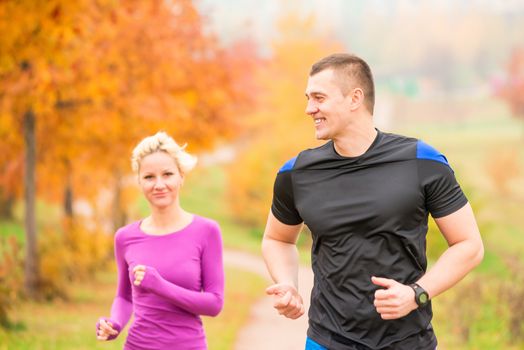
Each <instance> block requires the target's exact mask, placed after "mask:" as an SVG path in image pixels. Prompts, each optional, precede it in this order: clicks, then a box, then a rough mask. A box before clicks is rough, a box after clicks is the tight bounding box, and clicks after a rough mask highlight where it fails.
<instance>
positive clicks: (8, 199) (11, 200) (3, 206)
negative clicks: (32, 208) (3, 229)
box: [0, 189, 15, 220]
mask: <svg viewBox="0 0 524 350" xmlns="http://www.w3.org/2000/svg"><path fill="white" fill-rule="evenodd" d="M14 205H15V197H14V195H12V194H6V192H5V191H3V190H2V189H0V218H2V219H5V220H13V218H14V215H13V207H14Z"/></svg>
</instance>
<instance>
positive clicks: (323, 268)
mask: <svg viewBox="0 0 524 350" xmlns="http://www.w3.org/2000/svg"><path fill="white" fill-rule="evenodd" d="M466 203H467V199H466V197H465V196H464V194H463V192H462V190H461V189H460V186H459V185H458V183H457V181H456V180H455V177H454V174H453V171H452V170H451V168H450V167H449V165H448V163H447V160H446V158H445V157H444V156H443V155H442V154H440V153H439V152H438V151H436V150H435V149H434V148H432V147H431V146H429V145H427V144H425V143H424V142H422V141H419V140H416V139H413V138H407V137H404V136H399V135H394V134H388V133H382V132H380V131H378V134H377V136H376V139H375V140H374V142H373V143H372V145H371V146H370V148H369V149H368V150H367V151H366V152H365V153H364V154H363V155H361V156H359V157H352V158H348V157H343V156H340V155H339V154H337V153H336V151H335V149H334V145H333V142H332V141H329V142H327V143H326V144H324V145H323V146H321V147H318V148H314V149H308V150H305V151H303V152H301V153H300V154H299V155H298V156H297V157H296V158H293V159H292V160H290V161H289V162H287V163H286V164H285V165H284V166H283V167H282V168H281V169H280V171H279V173H278V175H277V178H276V180H275V186H274V195H273V203H272V207H271V211H272V213H273V215H274V216H275V217H276V218H277V219H278V220H279V221H281V222H282V223H284V224H288V225H296V224H299V223H301V222H304V223H305V224H306V225H307V226H308V227H309V229H310V230H311V232H312V237H313V246H312V267H313V272H314V275H315V278H314V287H313V290H312V294H311V306H310V309H309V329H308V336H309V337H310V338H312V339H313V340H315V341H316V342H318V343H320V344H322V345H324V346H326V347H328V348H329V349H330V350H339V349H340V350H342V349H434V348H435V346H436V338H435V336H434V334H433V330H432V327H431V323H430V322H431V317H432V311H431V305H428V306H425V307H422V308H419V309H417V310H415V311H412V312H411V313H410V314H408V315H407V316H405V317H403V318H400V319H397V320H382V319H381V317H380V315H379V314H378V313H377V311H376V309H375V307H374V305H373V300H374V292H375V291H376V290H377V289H378V288H379V287H378V286H376V285H374V284H373V283H372V282H371V276H377V277H385V278H391V279H394V280H396V281H398V282H401V283H404V284H410V283H414V282H416V281H417V280H418V279H419V278H420V277H421V276H422V275H423V274H424V272H425V271H426V267H427V260H426V233H427V229H428V226H427V225H428V213H431V215H432V216H433V217H435V218H438V217H443V216H446V215H448V214H451V213H453V212H455V211H456V210H458V209H460V208H462V207H463V206H464V205H465V204H466Z"/></svg>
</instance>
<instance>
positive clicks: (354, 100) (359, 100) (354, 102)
mask: <svg viewBox="0 0 524 350" xmlns="http://www.w3.org/2000/svg"><path fill="white" fill-rule="evenodd" d="M350 94H351V96H350V97H351V106H350V109H351V110H352V111H354V110H357V109H358V108H359V107H360V106H361V105H362V104H363V103H364V91H363V90H362V89H361V88H355V89H353V91H351V92H350Z"/></svg>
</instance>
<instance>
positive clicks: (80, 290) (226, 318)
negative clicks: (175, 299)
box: [0, 268, 266, 350]
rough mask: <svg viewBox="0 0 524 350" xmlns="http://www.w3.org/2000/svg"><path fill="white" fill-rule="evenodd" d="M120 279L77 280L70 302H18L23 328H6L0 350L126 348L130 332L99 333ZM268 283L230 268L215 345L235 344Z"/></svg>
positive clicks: (210, 331) (209, 324) (209, 330)
mask: <svg viewBox="0 0 524 350" xmlns="http://www.w3.org/2000/svg"><path fill="white" fill-rule="evenodd" d="M115 283H116V276H115V274H114V273H110V272H108V273H104V274H101V275H99V276H98V277H97V279H96V280H94V281H92V282H84V283H77V284H75V285H74V286H73V287H72V288H71V297H70V298H71V299H70V300H69V301H55V302H52V303H36V302H25V303H21V304H20V305H15V306H14V307H13V312H12V315H11V321H12V322H13V323H14V324H18V327H17V328H18V329H15V330H9V331H6V330H2V329H0V350H4V349H20V350H22V349H23V350H25V349H27V350H40V349H41V350H48V349H56V350H62V349H64V350H66V349H67V350H69V349H75V350H82V349H115V350H116V349H122V347H123V343H124V340H125V336H126V334H127V333H126V331H124V333H122V334H121V336H119V337H118V338H117V339H116V340H115V341H110V342H99V341H97V340H96V337H95V331H94V329H95V323H96V321H97V319H98V317H100V316H103V315H107V314H108V313H109V309H110V306H111V302H112V298H113V296H114V292H115V288H116V287H115V285H116V284H115ZM265 285H266V282H265V280H263V279H262V278H261V277H259V276H257V275H253V274H251V273H248V272H245V271H242V270H237V269H232V268H226V294H225V304H224V309H223V311H222V312H221V314H220V315H219V317H217V318H207V317H205V318H204V325H205V330H206V334H207V338H208V343H209V348H210V349H217V350H229V349H232V348H233V344H234V341H235V337H236V333H237V331H238V329H239V328H240V327H241V326H242V325H243V324H244V323H245V322H246V320H247V317H248V313H249V310H250V306H251V304H252V303H253V302H254V301H255V300H257V299H258V298H260V297H261V296H262V293H263V291H264V286H265ZM126 329H127V328H126Z"/></svg>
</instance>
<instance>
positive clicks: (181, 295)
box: [141, 224, 224, 316]
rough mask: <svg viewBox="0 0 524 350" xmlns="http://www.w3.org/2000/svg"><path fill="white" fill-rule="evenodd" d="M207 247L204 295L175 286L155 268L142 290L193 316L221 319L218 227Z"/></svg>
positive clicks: (212, 230) (148, 272)
mask: <svg viewBox="0 0 524 350" xmlns="http://www.w3.org/2000/svg"><path fill="white" fill-rule="evenodd" d="M203 247H204V248H203V251H202V290H201V291H195V290H190V289H186V288H183V287H180V286H178V285H176V284H174V283H171V282H169V281H167V280H166V279H164V278H163V277H162V276H161V275H160V274H159V273H158V272H157V271H156V270H155V269H152V268H149V270H146V273H145V276H144V279H143V281H142V283H141V286H142V287H144V288H146V289H148V290H150V291H151V292H153V293H155V294H157V295H158V296H160V297H163V298H165V299H167V300H168V301H169V302H171V303H172V304H173V305H176V306H177V307H180V308H182V309H184V310H186V311H188V312H191V313H193V314H197V315H206V316H216V315H218V314H219V313H220V311H221V310H222V307H223V305H224V265H223V258H222V237H221V235H220V228H219V227H218V225H216V224H215V225H213V226H210V228H209V232H208V234H207V238H206V242H205V244H204V245H203Z"/></svg>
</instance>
